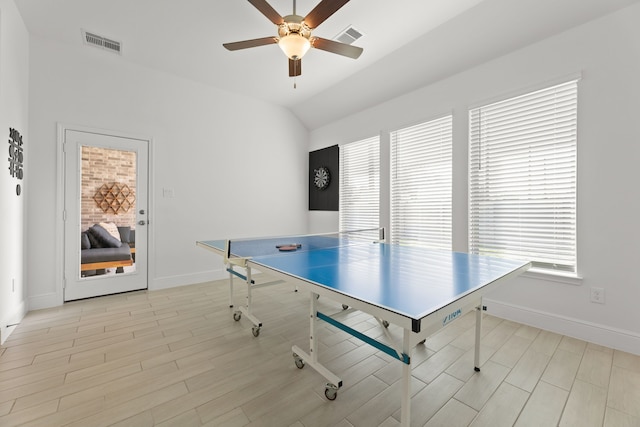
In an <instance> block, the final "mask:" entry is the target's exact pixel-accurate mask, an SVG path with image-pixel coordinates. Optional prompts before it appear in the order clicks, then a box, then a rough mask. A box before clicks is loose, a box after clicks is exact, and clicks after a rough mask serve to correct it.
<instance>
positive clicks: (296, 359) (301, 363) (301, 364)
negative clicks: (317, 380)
mask: <svg viewBox="0 0 640 427" xmlns="http://www.w3.org/2000/svg"><path fill="white" fill-rule="evenodd" d="M293 359H294V362H295V363H296V368H298V369H302V368H304V360H302V359H301V358H300V356H298V355H297V354H294V355H293Z"/></svg>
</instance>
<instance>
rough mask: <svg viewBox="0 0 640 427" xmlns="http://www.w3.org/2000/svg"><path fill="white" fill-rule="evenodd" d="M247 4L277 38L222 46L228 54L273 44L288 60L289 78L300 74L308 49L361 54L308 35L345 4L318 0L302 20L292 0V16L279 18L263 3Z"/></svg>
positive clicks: (345, 0) (359, 50)
mask: <svg viewBox="0 0 640 427" xmlns="http://www.w3.org/2000/svg"><path fill="white" fill-rule="evenodd" d="M248 1H249V3H251V4H252V5H253V6H254V7H255V8H256V9H258V10H259V11H260V12H261V13H262V14H263V15H264V16H266V17H267V18H268V19H269V20H270V21H271V22H273V23H274V24H276V25H277V26H278V36H273V37H262V38H259V39H251V40H244V41H240V42H233V43H224V44H223V45H222V46H224V47H225V48H227V49H228V50H240V49H247V48H250V47H258V46H266V45H269V44H277V45H278V46H280V48H281V49H282V50H283V52H284V53H285V55H287V57H288V58H289V77H296V76H299V75H301V74H302V57H303V56H304V54H305V53H307V51H308V50H309V48H311V47H313V48H316V49H320V50H324V51H327V52H331V53H337V54H338V55H342V56H347V57H349V58H353V59H356V58H358V57H359V56H360V54H361V53H362V48H361V47H356V46H351V45H349V44H345V43H340V42H337V41H334V40H328V39H324V38H322V37H316V36H312V35H311V30H313V29H315V28H316V27H318V25H320V24H322V23H323V22H324V21H325V20H326V19H327V18H329V17H330V16H331V15H333V14H334V13H335V12H336V11H337V10H338V9H340V8H341V7H342V6H344V5H345V4H347V3H348V2H349V0H322V1H321V2H320V3H318V4H317V5H316V7H315V8H314V9H313V10H312V11H311V12H309V13H308V14H307V16H305V17H302V16H300V15H297V14H296V0H293V13H292V14H291V15H287V16H285V17H282V16H280V14H279V13H278V12H276V11H275V9H273V7H271V5H270V4H269V3H267V1H266V0H248Z"/></svg>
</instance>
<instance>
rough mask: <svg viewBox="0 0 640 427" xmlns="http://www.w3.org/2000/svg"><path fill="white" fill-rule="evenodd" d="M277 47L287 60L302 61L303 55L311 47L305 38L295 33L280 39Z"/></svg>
mask: <svg viewBox="0 0 640 427" xmlns="http://www.w3.org/2000/svg"><path fill="white" fill-rule="evenodd" d="M278 46H280V49H282V51H283V52H284V54H285V55H287V57H288V58H289V59H293V60H298V59H302V57H303V56H304V54H305V53H307V51H308V50H309V48H310V47H311V42H309V39H308V38H306V37H303V36H301V35H300V34H297V33H290V34H287V35H286V36H284V37H281V38H280V41H278Z"/></svg>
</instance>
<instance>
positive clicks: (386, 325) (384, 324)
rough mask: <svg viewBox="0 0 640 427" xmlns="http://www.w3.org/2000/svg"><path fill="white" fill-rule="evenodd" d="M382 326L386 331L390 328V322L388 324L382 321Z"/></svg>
mask: <svg viewBox="0 0 640 427" xmlns="http://www.w3.org/2000/svg"><path fill="white" fill-rule="evenodd" d="M382 326H384V327H385V329H386V328H388V327H389V322H387V321H386V320H383V321H382Z"/></svg>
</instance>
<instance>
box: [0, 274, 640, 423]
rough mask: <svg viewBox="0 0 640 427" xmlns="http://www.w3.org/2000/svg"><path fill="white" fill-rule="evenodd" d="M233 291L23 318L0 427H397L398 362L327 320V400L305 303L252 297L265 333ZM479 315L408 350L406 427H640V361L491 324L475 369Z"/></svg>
mask: <svg viewBox="0 0 640 427" xmlns="http://www.w3.org/2000/svg"><path fill="white" fill-rule="evenodd" d="M236 283H238V282H236ZM242 290H243V287H241V286H238V291H237V292H236V295H237V296H238V301H237V302H241V301H242V298H241V296H242V295H240V294H241V292H242ZM227 295H228V285H227V282H226V281H217V282H211V283H204V284H197V285H191V286H184V287H180V288H173V289H168V290H161V291H151V292H134V293H128V294H121V295H113V296H107V297H101V298H95V299H90V300H85V301H78V302H73V303H68V304H65V305H64V306H62V307H57V308H54V309H47V310H39V311H34V312H30V313H29V314H28V315H27V316H26V317H25V319H24V320H23V321H22V323H21V324H20V325H19V326H18V327H17V328H16V330H15V331H14V332H13V334H12V335H11V336H10V337H9V338H8V339H7V341H6V343H5V344H4V345H3V346H2V347H0V426H3V427H4V426H14V425H20V426H47V427H50V426H83V427H84V426H135V427H144V426H154V425H155V426H180V427H185V426H201V425H206V426H278V427H279V426H284V427H287V426H295V427H312V426H313V427H316V426H338V427H349V426H366V427H370V426H377V425H379V426H397V425H399V418H400V395H399V380H400V373H401V363H400V362H398V361H395V360H392V359H391V358H389V357H388V356H386V355H384V354H382V353H380V352H378V351H376V350H375V349H373V348H372V347H370V346H368V345H366V344H363V343H361V342H360V341H358V340H356V339H355V338H353V337H350V336H349V335H347V334H345V333H344V332H342V331H339V330H338V329H336V328H334V327H332V326H329V325H327V324H324V323H323V322H321V323H320V324H319V342H320V349H319V350H320V351H319V358H320V360H321V361H322V362H323V363H324V364H325V365H326V366H327V367H328V368H329V369H331V370H332V371H333V372H335V373H336V374H337V375H339V376H340V377H341V378H342V379H343V384H344V385H343V387H342V388H341V389H340V391H339V393H338V398H337V400H335V401H333V402H330V401H328V400H326V399H325V397H324V379H323V378H322V377H321V376H320V375H319V374H317V373H316V372H315V371H314V370H313V369H311V368H309V367H306V368H304V369H297V368H296V366H295V364H294V361H293V358H292V356H291V346H292V344H297V345H299V346H301V347H302V348H307V347H308V341H307V340H308V338H307V335H308V294H306V293H304V292H293V287H292V286H291V285H288V284H279V285H275V286H271V287H268V288H260V289H256V290H255V291H254V312H255V314H256V315H257V316H258V317H259V318H260V319H261V321H262V322H263V324H264V326H263V328H262V330H261V333H260V336H259V337H257V338H254V337H253V335H252V334H251V327H250V324H249V323H248V322H247V321H246V320H245V319H241V320H240V321H239V322H236V321H234V320H233V319H232V315H231V313H232V309H230V308H229V307H228V299H227V298H228V297H227ZM319 304H320V306H321V307H322V310H323V311H331V310H332V309H333V311H340V309H339V307H338V305H337V304H335V303H333V302H331V301H329V300H327V299H320V301H319ZM340 316H341V317H342V318H343V321H344V322H345V323H347V324H349V325H351V326H352V327H355V328H357V329H359V330H361V331H367V333H368V334H370V335H374V336H375V335H377V334H381V331H380V326H379V325H378V323H377V322H376V321H375V320H373V319H371V318H370V317H368V316H366V315H363V314H361V313H357V312H350V311H347V312H343V313H340ZM474 321H475V318H474V315H472V314H468V315H465V316H463V317H462V318H461V319H460V320H457V321H455V322H453V323H451V324H450V325H449V326H447V327H446V328H444V329H442V330H441V331H440V332H438V333H437V334H435V335H434V336H432V337H431V338H429V339H428V340H427V341H426V344H425V345H423V346H419V347H418V348H417V349H416V350H415V351H414V354H413V364H414V365H413V376H412V393H413V398H412V421H413V422H412V425H415V426H423V425H424V426H429V427H432V426H448V427H454V426H492V427H496V426H518V427H521V426H536V427H539V426H557V425H559V426H579V427H583V426H607V427H623V426H640V356H636V355H632V354H628V353H624V352H620V351H616V350H612V349H609V348H604V347H601V346H597V345H593V344H590V343H587V342H584V341H580V340H576V339H573V338H569V337H566V336H561V335H557V334H554V333H550V332H546V331H543V330H539V329H536V328H532V327H529V326H525V325H521V324H518V323H514V322H510V321H505V320H501V319H498V318H496V317H492V316H488V315H485V317H484V321H483V331H482V334H483V337H482V358H481V363H482V370H481V372H479V373H476V372H474V370H473V339H474ZM390 330H391V332H392V334H395V335H397V336H399V335H400V333H399V332H400V331H399V330H397V329H395V328H394V327H393V326H392V327H391V328H390Z"/></svg>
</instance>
